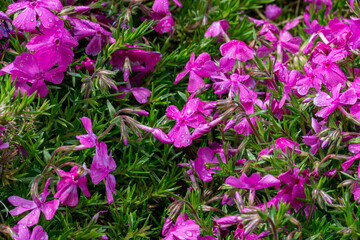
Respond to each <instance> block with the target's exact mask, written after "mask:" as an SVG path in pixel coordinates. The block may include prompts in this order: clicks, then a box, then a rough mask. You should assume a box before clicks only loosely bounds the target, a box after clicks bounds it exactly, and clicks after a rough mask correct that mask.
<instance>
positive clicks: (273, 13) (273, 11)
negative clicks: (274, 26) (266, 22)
mask: <svg viewBox="0 0 360 240" xmlns="http://www.w3.org/2000/svg"><path fill="white" fill-rule="evenodd" d="M280 14H281V8H279V7H278V6H276V5H275V4H270V5H267V6H266V9H265V16H266V17H267V18H268V19H270V20H274V19H276V18H277V17H278V16H280Z"/></svg>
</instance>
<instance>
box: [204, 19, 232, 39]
mask: <svg viewBox="0 0 360 240" xmlns="http://www.w3.org/2000/svg"><path fill="white" fill-rule="evenodd" d="M228 28H229V22H228V21H227V20H225V19H223V20H220V21H216V22H213V23H212V24H211V25H210V27H209V28H208V29H207V30H206V32H205V35H204V37H206V38H209V37H217V36H220V38H221V37H222V35H223V34H226V32H227V29H228Z"/></svg>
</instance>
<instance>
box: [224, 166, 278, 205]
mask: <svg viewBox="0 0 360 240" xmlns="http://www.w3.org/2000/svg"><path fill="white" fill-rule="evenodd" d="M225 183H226V184H228V185H231V186H233V187H236V188H243V189H248V190H249V199H250V202H253V201H254V199H255V191H256V190H259V189H263V188H268V187H272V186H277V185H279V184H280V181H279V180H278V179H276V177H274V176H273V175H266V176H264V177H263V178H261V175H260V174H258V173H253V174H252V175H251V176H250V177H247V176H246V174H245V173H242V174H241V176H240V179H238V178H236V177H233V176H230V177H228V178H227V179H226V180H225Z"/></svg>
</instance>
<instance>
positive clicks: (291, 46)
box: [256, 19, 302, 62]
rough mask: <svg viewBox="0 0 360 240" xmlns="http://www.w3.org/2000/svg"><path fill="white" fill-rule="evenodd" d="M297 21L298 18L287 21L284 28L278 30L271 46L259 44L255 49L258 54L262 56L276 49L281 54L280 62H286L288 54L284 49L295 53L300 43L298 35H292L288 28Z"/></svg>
mask: <svg viewBox="0 0 360 240" xmlns="http://www.w3.org/2000/svg"><path fill="white" fill-rule="evenodd" d="M298 23H299V19H295V20H293V21H291V22H288V23H287V24H286V25H285V27H284V29H283V30H282V31H280V35H279V39H274V41H273V47H272V48H267V47H266V46H261V47H259V48H258V49H257V50H256V52H257V54H258V56H259V57H261V58H262V57H265V56H267V55H268V54H270V53H271V52H273V51H275V50H276V52H277V54H278V55H279V56H282V58H281V60H282V62H287V61H288V60H289V56H288V55H287V53H286V52H285V50H287V51H289V52H291V53H293V54H295V53H297V52H298V51H299V48H300V44H301V42H302V39H301V38H300V37H293V36H292V35H291V34H290V32H289V30H290V29H291V28H293V27H295V26H296V25H297V24H298Z"/></svg>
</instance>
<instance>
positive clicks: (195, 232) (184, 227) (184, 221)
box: [162, 213, 200, 240]
mask: <svg viewBox="0 0 360 240" xmlns="http://www.w3.org/2000/svg"><path fill="white" fill-rule="evenodd" d="M162 235H163V236H165V237H164V238H163V240H178V239H182V240H197V239H198V237H199V236H200V227H199V225H197V224H196V222H195V221H194V220H190V219H189V217H188V216H187V215H186V213H184V214H180V215H179V216H178V218H177V219H176V222H175V225H173V224H172V221H171V219H167V220H166V221H165V224H164V227H163V230H162Z"/></svg>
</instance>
